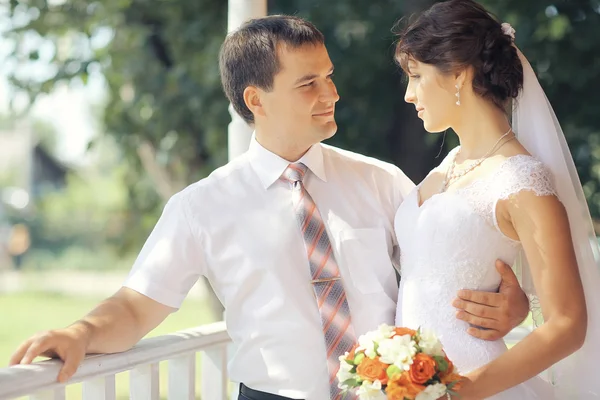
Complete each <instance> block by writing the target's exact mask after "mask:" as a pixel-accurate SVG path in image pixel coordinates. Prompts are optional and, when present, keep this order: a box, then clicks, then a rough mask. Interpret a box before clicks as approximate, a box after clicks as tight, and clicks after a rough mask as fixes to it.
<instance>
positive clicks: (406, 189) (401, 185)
mask: <svg viewBox="0 0 600 400" xmlns="http://www.w3.org/2000/svg"><path fill="white" fill-rule="evenodd" d="M395 172H396V173H395V174H394V187H395V188H396V191H395V193H396V194H397V196H396V204H395V206H396V209H398V207H400V204H402V202H403V201H404V199H405V198H406V196H408V195H409V194H410V192H411V191H412V190H413V189H414V188H415V184H414V182H413V181H412V180H411V179H410V178H409V177H408V176H406V174H405V173H404V172H402V170H401V169H400V168H398V167H396V171H395Z"/></svg>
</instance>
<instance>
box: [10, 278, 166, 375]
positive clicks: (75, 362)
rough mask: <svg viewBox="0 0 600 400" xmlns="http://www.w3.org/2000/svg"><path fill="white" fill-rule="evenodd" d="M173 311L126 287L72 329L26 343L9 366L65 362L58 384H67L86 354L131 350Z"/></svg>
mask: <svg viewBox="0 0 600 400" xmlns="http://www.w3.org/2000/svg"><path fill="white" fill-rule="evenodd" d="M174 310H175V309H173V308H171V307H168V306H165V305H163V304H161V303H158V302H156V301H154V300H152V299H150V298H149V297H146V296H144V295H142V294H140V293H138V292H136V291H134V290H132V289H128V288H125V287H123V288H121V289H119V290H118V291H117V293H115V294H114V295H113V296H111V297H109V298H108V299H106V300H104V301H103V302H102V303H100V304H99V305H98V306H97V307H96V308H94V309H93V310H92V311H91V312H90V313H89V314H87V315H86V316H85V317H83V318H82V319H80V320H79V321H76V322H75V323H73V324H72V325H70V326H69V327H67V328H64V329H56V330H50V331H46V332H41V333H39V334H37V335H35V336H33V337H31V338H29V339H28V340H26V341H25V342H23V343H22V344H21V345H20V346H19V347H18V349H17V350H16V351H15V353H14V354H13V356H12V357H11V359H10V365H15V364H30V363H31V362H33V360H34V359H35V358H36V357H38V356H46V357H58V358H60V359H62V360H63V361H64V365H63V367H62V368H61V370H60V372H59V374H58V381H59V382H65V381H66V380H67V379H69V378H70V377H71V376H72V375H73V374H74V373H75V372H76V371H77V368H78V366H79V364H80V363H81V361H83V359H84V357H85V355H86V354H89V353H117V352H121V351H126V350H129V349H130V348H131V347H133V345H135V344H136V343H137V342H138V341H139V340H140V339H141V338H143V337H144V336H145V335H146V334H147V333H148V332H150V331H151V330H152V329H154V328H155V327H156V326H158V324H160V323H161V322H162V321H163V320H164V319H165V318H166V317H167V316H168V315H169V314H170V313H171V312H173V311H174Z"/></svg>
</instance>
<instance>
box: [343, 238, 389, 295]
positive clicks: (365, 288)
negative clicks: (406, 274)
mask: <svg viewBox="0 0 600 400" xmlns="http://www.w3.org/2000/svg"><path fill="white" fill-rule="evenodd" d="M339 253H340V258H341V260H342V262H343V265H344V266H345V269H347V270H348V274H349V276H350V279H351V281H352V285H354V287H356V288H357V289H358V290H359V291H360V292H361V293H363V294H370V293H378V292H382V291H383V290H384V287H383V282H384V280H385V279H393V267H392V263H391V261H390V254H389V251H388V244H387V236H386V231H385V229H384V228H367V229H346V230H342V231H341V232H340V234H339Z"/></svg>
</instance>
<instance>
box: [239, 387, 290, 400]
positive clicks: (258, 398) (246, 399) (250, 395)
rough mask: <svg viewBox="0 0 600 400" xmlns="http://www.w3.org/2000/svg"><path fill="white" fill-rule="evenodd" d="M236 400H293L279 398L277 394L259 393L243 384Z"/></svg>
mask: <svg viewBox="0 0 600 400" xmlns="http://www.w3.org/2000/svg"><path fill="white" fill-rule="evenodd" d="M238 400H294V399H291V398H289V397H284V396H279V395H278V394H272V393H265V392H260V391H258V390H254V389H250V388H249V387H248V386H246V385H244V384H243V383H241V384H240V395H239V397H238Z"/></svg>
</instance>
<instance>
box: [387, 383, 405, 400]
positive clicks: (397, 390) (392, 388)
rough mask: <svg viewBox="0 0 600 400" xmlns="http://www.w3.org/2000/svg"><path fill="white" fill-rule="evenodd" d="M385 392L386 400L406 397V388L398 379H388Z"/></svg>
mask: <svg viewBox="0 0 600 400" xmlns="http://www.w3.org/2000/svg"><path fill="white" fill-rule="evenodd" d="M385 394H386V395H387V398H388V400H404V398H406V397H408V388H406V386H402V385H400V384H399V383H398V381H390V383H388V385H387V387H386V388H385Z"/></svg>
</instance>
